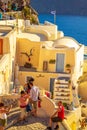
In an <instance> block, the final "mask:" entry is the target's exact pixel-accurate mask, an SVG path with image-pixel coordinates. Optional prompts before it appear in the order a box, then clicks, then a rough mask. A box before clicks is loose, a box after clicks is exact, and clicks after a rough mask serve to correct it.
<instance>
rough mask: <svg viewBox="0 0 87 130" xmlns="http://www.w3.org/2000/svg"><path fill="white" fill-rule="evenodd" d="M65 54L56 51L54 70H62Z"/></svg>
mask: <svg viewBox="0 0 87 130" xmlns="http://www.w3.org/2000/svg"><path fill="white" fill-rule="evenodd" d="M64 59H65V55H64V54H60V53H58V54H57V55H56V72H64Z"/></svg>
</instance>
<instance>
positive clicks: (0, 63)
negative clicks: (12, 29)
mask: <svg viewBox="0 0 87 130" xmlns="http://www.w3.org/2000/svg"><path fill="white" fill-rule="evenodd" d="M7 64H9V54H5V55H4V56H3V57H2V58H1V60H0V71H3V70H4V69H5V67H6V65H7Z"/></svg>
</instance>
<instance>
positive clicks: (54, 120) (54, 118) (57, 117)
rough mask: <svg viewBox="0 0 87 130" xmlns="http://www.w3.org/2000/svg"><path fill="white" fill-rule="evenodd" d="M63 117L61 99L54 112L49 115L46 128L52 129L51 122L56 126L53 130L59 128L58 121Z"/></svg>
mask: <svg viewBox="0 0 87 130" xmlns="http://www.w3.org/2000/svg"><path fill="white" fill-rule="evenodd" d="M63 119H65V117H64V106H63V104H62V102H61V101H59V102H58V109H57V110H56V112H54V114H53V115H52V116H51V117H50V120H49V126H48V127H47V130H52V123H55V124H56V127H55V128H54V130H57V129H58V128H59V125H58V122H62V120H63Z"/></svg>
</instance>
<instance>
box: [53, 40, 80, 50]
mask: <svg viewBox="0 0 87 130" xmlns="http://www.w3.org/2000/svg"><path fill="white" fill-rule="evenodd" d="M53 47H55V48H62V47H68V48H75V49H76V50H77V49H78V48H79V43H78V42H77V41H76V40H75V39H73V38H71V37H62V38H60V39H57V40H56V41H55V42H54V44H53Z"/></svg>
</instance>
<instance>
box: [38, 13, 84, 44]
mask: <svg viewBox="0 0 87 130" xmlns="http://www.w3.org/2000/svg"><path fill="white" fill-rule="evenodd" d="M39 21H40V23H44V21H49V22H52V23H54V15H52V14H49V15H48V14H39ZM56 25H58V30H61V31H63V32H64V35H65V36H70V37H73V38H74V39H75V40H77V41H78V42H79V43H81V44H84V45H85V46H87V17H86V16H69V15H56Z"/></svg>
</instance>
